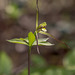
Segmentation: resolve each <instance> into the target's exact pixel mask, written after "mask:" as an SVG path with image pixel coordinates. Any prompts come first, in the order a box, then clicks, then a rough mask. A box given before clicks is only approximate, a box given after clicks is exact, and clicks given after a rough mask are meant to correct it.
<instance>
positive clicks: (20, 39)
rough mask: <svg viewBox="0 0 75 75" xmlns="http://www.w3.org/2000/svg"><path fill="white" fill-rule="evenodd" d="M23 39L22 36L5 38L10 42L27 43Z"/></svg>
mask: <svg viewBox="0 0 75 75" xmlns="http://www.w3.org/2000/svg"><path fill="white" fill-rule="evenodd" d="M24 40H25V39H23V38H15V39H11V40H7V41H8V42H11V43H18V44H24V45H28V44H27V43H26V42H25V41H24Z"/></svg>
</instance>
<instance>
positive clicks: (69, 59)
mask: <svg viewBox="0 0 75 75" xmlns="http://www.w3.org/2000/svg"><path fill="white" fill-rule="evenodd" d="M63 64H64V67H65V68H66V69H68V70H75V49H73V50H71V51H70V52H69V53H68V54H67V55H66V57H65V58H64V60H63Z"/></svg>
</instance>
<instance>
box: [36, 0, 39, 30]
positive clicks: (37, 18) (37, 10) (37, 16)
mask: <svg viewBox="0 0 75 75" xmlns="http://www.w3.org/2000/svg"><path fill="white" fill-rule="evenodd" d="M38 20H39V8H38V0H36V30H37V27H38Z"/></svg>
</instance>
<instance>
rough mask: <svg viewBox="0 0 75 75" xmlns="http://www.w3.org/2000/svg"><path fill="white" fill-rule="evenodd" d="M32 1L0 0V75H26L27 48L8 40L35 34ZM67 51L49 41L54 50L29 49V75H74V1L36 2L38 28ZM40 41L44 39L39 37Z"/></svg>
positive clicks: (40, 0) (43, 47) (47, 48)
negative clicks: (37, 5) (42, 29)
mask: <svg viewBox="0 0 75 75" xmlns="http://www.w3.org/2000/svg"><path fill="white" fill-rule="evenodd" d="M35 21H36V0H0V75H27V63H28V61H27V58H28V56H27V51H28V47H27V46H24V45H21V44H12V43H9V42H7V41H6V40H8V39H13V38H25V37H27V34H28V32H30V31H32V32H34V31H35V28H36V27H35ZM42 22H47V29H48V33H50V34H52V35H54V36H55V37H56V38H57V39H59V40H61V41H64V42H65V43H67V45H68V46H69V47H70V49H68V48H67V47H66V46H65V45H64V44H61V43H59V42H57V41H55V40H54V39H52V38H49V40H48V41H49V42H51V43H53V44H55V45H54V46H51V47H47V46H40V47H39V49H40V55H39V54H38V53H37V51H36V46H34V47H33V48H32V54H31V60H32V61H31V75H55V74H56V75H75V0H39V24H40V23H42ZM39 37H40V38H45V37H47V36H44V35H39Z"/></svg>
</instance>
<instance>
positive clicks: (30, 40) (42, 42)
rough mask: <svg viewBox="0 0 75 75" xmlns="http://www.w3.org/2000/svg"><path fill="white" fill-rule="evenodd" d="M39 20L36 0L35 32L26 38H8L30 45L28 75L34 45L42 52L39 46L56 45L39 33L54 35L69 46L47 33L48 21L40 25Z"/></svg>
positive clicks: (13, 41)
mask: <svg viewBox="0 0 75 75" xmlns="http://www.w3.org/2000/svg"><path fill="white" fill-rule="evenodd" d="M38 21H39V7H38V0H36V30H35V32H34V33H33V32H29V33H28V37H26V38H14V39H11V40H7V41H8V42H11V43H18V44H24V45H27V46H29V50H28V75H30V57H31V56H30V54H31V48H32V46H34V45H37V51H38V53H39V54H40V52H39V48H38V46H52V45H54V44H51V43H50V42H48V41H47V40H48V39H49V38H39V37H38V33H40V34H44V35H47V36H49V37H52V38H53V39H55V40H56V41H58V42H60V43H62V44H65V45H66V46H67V44H66V43H64V42H62V41H60V40H58V39H56V38H55V37H54V36H53V35H51V34H49V33H47V30H46V26H47V23H46V22H43V23H41V24H40V25H39V24H38ZM67 47H68V46H67Z"/></svg>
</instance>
